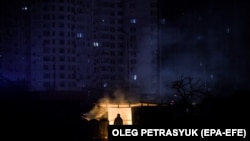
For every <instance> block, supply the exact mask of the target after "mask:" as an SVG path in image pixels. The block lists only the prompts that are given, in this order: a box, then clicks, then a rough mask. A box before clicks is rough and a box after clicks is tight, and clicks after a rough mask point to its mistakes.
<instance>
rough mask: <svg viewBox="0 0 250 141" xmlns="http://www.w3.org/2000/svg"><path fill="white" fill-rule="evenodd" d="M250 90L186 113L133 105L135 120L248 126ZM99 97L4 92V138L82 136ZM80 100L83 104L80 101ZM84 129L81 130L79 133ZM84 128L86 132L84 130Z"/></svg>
mask: <svg viewBox="0 0 250 141" xmlns="http://www.w3.org/2000/svg"><path fill="white" fill-rule="evenodd" d="M248 94H249V93H248V92H244V91H239V92H235V94H234V95H232V96H230V97H226V98H215V97H209V98H207V99H206V100H205V101H204V102H203V103H202V105H199V106H198V108H195V109H194V110H191V111H190V112H189V113H188V114H186V113H185V112H184V111H185V110H184V109H183V107H182V106H180V105H179V106H172V107H168V108H166V107H160V106H159V107H153V108H152V107H151V108H150V107H143V108H134V109H133V113H134V115H135V116H134V117H133V119H134V123H135V124H139V125H149V124H151V125H160V127H165V128H169V127H173V128H178V127H193V126H194V127H201V128H205V127H210V128H249V127H248V125H247V123H249V115H248V114H249V109H248V107H249V101H248ZM95 100H96V99H89V98H87V97H81V98H79V96H76V98H72V97H71V96H68V94H65V95H61V96H54V97H53V96H50V97H49V96H46V95H44V96H41V95H40V94H32V95H31V94H28V93H25V92H24V91H23V92H20V91H19V92H18V93H17V92H13V91H12V92H7V91H5V92H3V91H2V92H1V100H0V101H1V103H0V110H1V118H0V125H1V126H0V128H1V136H0V138H3V139H1V140H5V141H6V140H14V139H17V138H18V139H24V140H26V141H27V140H33V141H34V140H35V141H36V140H67V141H77V140H80V136H81V135H84V134H85V135H86V136H87V135H90V132H89V130H90V129H91V126H89V125H90V124H89V123H87V121H82V120H80V112H82V111H88V110H89V109H90V108H91V107H92V106H93V105H92V103H93V102H95ZM80 103H81V104H80ZM80 132H81V134H80ZM83 132H85V133H83Z"/></svg>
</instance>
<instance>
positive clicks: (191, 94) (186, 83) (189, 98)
mask: <svg viewBox="0 0 250 141" xmlns="http://www.w3.org/2000/svg"><path fill="white" fill-rule="evenodd" d="M171 88H172V89H174V91H175V92H174V95H175V96H177V97H179V98H180V102H181V103H182V104H184V105H185V106H187V105H189V104H191V103H193V102H198V101H200V100H201V99H202V98H203V97H204V96H205V95H206V94H207V93H208V91H207V88H206V85H205V83H204V82H203V81H201V80H199V79H194V78H192V77H183V76H181V78H180V79H179V80H176V81H173V82H172V83H171Z"/></svg>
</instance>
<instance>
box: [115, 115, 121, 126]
mask: <svg viewBox="0 0 250 141" xmlns="http://www.w3.org/2000/svg"><path fill="white" fill-rule="evenodd" d="M114 125H123V120H122V118H121V115H120V114H117V116H116V118H115V121H114Z"/></svg>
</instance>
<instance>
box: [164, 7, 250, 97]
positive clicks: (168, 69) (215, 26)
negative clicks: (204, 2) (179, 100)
mask: <svg viewBox="0 0 250 141" xmlns="http://www.w3.org/2000/svg"><path fill="white" fill-rule="evenodd" d="M237 6H238V8H240V6H239V5H237ZM208 7H209V6H208ZM212 7H216V5H215V4H214V5H213V4H212ZM232 7H233V6H232ZM234 10H235V11H233V10H232V9H231V8H229V6H228V7H224V9H223V10H222V9H221V8H218V9H216V8H211V6H210V10H209V8H208V9H203V11H202V12H201V11H188V12H187V11H184V12H183V14H180V16H179V17H176V18H175V20H168V19H166V21H167V22H166V25H164V27H162V29H161V32H162V35H163V36H161V40H160V41H161V48H162V55H161V56H162V64H161V80H162V82H161V83H162V87H164V88H165V87H167V84H169V83H171V82H172V81H173V80H177V79H178V78H179V77H180V76H181V75H185V76H189V77H193V78H196V79H200V80H203V81H204V82H205V83H207V86H208V87H209V89H210V90H219V89H221V91H223V93H225V94H228V92H230V91H233V90H237V89H245V90H246V89H249V83H248V82H247V81H248V80H247V77H246V76H248V73H247V71H249V67H247V66H248V65H249V59H247V58H249V57H247V55H246V54H247V53H246V52H249V49H248V48H246V46H247V45H246V41H245V40H244V37H245V36H244V35H242V34H241V33H243V32H244V29H243V28H242V27H241V26H239V25H242V24H243V23H244V21H243V20H242V19H240V18H239V17H240V15H241V14H242V13H243V11H242V10H239V11H240V12H239V11H236V7H235V9H234ZM162 93H165V94H167V95H171V90H170V89H169V88H165V89H164V90H163V92H162Z"/></svg>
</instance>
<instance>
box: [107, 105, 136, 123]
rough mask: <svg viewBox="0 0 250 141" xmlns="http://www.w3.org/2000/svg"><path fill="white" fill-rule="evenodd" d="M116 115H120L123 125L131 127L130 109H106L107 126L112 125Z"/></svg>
mask: <svg viewBox="0 0 250 141" xmlns="http://www.w3.org/2000/svg"><path fill="white" fill-rule="evenodd" d="M117 114H120V115H121V118H122V119H123V124H124V125H132V111H131V108H108V120H109V125H113V124H114V120H115V118H116V116H117Z"/></svg>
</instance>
